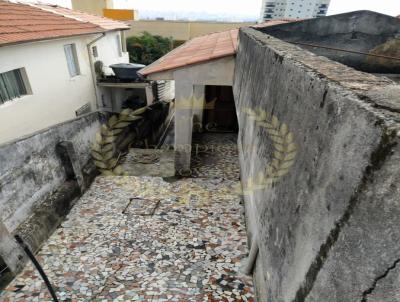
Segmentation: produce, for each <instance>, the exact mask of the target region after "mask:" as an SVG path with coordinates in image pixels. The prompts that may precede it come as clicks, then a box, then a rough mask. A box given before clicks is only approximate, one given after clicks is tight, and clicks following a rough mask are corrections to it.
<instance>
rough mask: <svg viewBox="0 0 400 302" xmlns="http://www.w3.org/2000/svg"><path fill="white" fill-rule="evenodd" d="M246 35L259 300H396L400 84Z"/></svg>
mask: <svg viewBox="0 0 400 302" xmlns="http://www.w3.org/2000/svg"><path fill="white" fill-rule="evenodd" d="M239 40H240V43H239V47H238V53H237V59H236V70H235V81H234V95H235V102H236V106H237V110H238V117H239V128H240V132H239V139H238V140H239V141H238V143H239V152H240V165H241V170H242V175H241V179H242V185H243V188H244V192H245V195H244V196H245V203H246V216H247V222H248V227H249V236H250V238H256V239H255V240H256V243H257V244H258V247H259V254H258V257H257V261H256V265H255V271H254V280H255V286H256V293H257V298H258V301H269V302H274V301H279V302H281V301H285V302H299V301H315V302H320V301H324V302H330V301H332V302H334V301H368V302H371V301H376V302H377V301H388V302H389V301H393V294H394V293H397V295H398V294H399V290H400V285H399V284H398V282H397V283H396V282H395V280H399V277H400V265H398V263H399V259H400V246H399V244H398V242H399V241H400V228H399V226H398V222H399V217H400V194H399V180H400V169H399V167H400V161H399V159H400V146H399V144H398V141H399V133H400V132H399V129H400V125H399V121H400V86H399V85H396V84H395V83H394V82H392V81H391V80H389V79H386V78H382V77H375V76H373V75H370V74H366V73H361V72H358V71H356V70H354V69H352V68H349V67H346V66H344V65H341V64H340V63H336V62H333V61H330V60H328V59H327V58H324V57H318V56H316V55H314V54H312V53H310V52H307V51H305V50H302V49H301V48H299V47H296V46H293V45H290V44H287V43H284V42H282V41H280V40H278V39H275V38H273V37H271V36H268V35H266V34H263V33H261V32H259V31H257V30H255V29H242V30H241V31H240V37H239ZM389 293H391V296H390V295H389Z"/></svg>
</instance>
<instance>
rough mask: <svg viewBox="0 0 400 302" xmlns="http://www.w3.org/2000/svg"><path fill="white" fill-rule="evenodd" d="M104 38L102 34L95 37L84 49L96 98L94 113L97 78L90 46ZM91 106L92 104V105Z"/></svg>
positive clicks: (104, 34)
mask: <svg viewBox="0 0 400 302" xmlns="http://www.w3.org/2000/svg"><path fill="white" fill-rule="evenodd" d="M105 36H106V33H102V34H101V36H100V37H97V38H96V39H94V40H93V41H91V42H89V43H88V44H87V45H86V47H87V51H88V55H89V65H90V71H91V73H92V80H93V88H94V95H95V98H96V104H95V105H94V106H93V108H92V111H96V110H97V106H98V104H99V96H98V93H97V76H96V71H95V70H94V62H93V58H92V52H91V49H90V48H91V46H92V45H93V44H94V43H96V42H97V41H99V40H100V39H102V38H104V37H105ZM92 105H93V104H92Z"/></svg>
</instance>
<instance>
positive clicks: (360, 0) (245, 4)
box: [114, 0, 400, 16]
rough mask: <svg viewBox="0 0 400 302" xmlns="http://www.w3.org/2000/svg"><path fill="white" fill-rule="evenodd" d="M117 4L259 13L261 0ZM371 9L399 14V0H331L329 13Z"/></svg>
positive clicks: (125, 0)
mask: <svg viewBox="0 0 400 302" xmlns="http://www.w3.org/2000/svg"><path fill="white" fill-rule="evenodd" d="M114 1H115V3H116V5H117V6H121V8H122V7H124V6H125V7H129V6H133V7H135V8H137V9H139V14H140V9H145V10H160V11H161V10H166V11H171V10H186V11H214V12H216V11H218V12H224V13H231V14H255V15H256V16H258V15H259V11H260V8H261V2H262V1H261V0H201V1H199V0H168V1H166V0H114ZM362 9H367V10H373V11H377V12H381V13H386V14H388V15H400V0H332V1H331V5H330V7H329V14H338V13H343V12H349V11H354V10H362Z"/></svg>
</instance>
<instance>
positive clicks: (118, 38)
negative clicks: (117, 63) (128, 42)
mask: <svg viewBox="0 0 400 302" xmlns="http://www.w3.org/2000/svg"><path fill="white" fill-rule="evenodd" d="M115 40H116V41H115V42H116V43H117V53H118V56H120V57H122V46H121V37H120V36H119V35H116V36H115Z"/></svg>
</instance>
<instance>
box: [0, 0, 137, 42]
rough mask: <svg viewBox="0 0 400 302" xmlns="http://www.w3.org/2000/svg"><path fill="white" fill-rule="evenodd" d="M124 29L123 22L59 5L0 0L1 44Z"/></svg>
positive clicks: (125, 26)
mask: <svg viewBox="0 0 400 302" xmlns="http://www.w3.org/2000/svg"><path fill="white" fill-rule="evenodd" d="M78 16H79V17H78ZM126 28H129V27H128V26H127V25H126V24H124V23H122V22H118V21H114V20H110V19H106V18H102V17H97V16H93V15H89V14H86V13H81V12H75V11H72V10H70V9H64V8H61V7H58V6H51V5H44V4H25V3H18V2H11V1H5V0H0V46H4V45H8V44H15V43H23V42H30V41H38V40H47V39H54V38H62V37H69V36H76V35H84V34H92V33H101V32H105V31H109V30H114V29H126Z"/></svg>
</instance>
